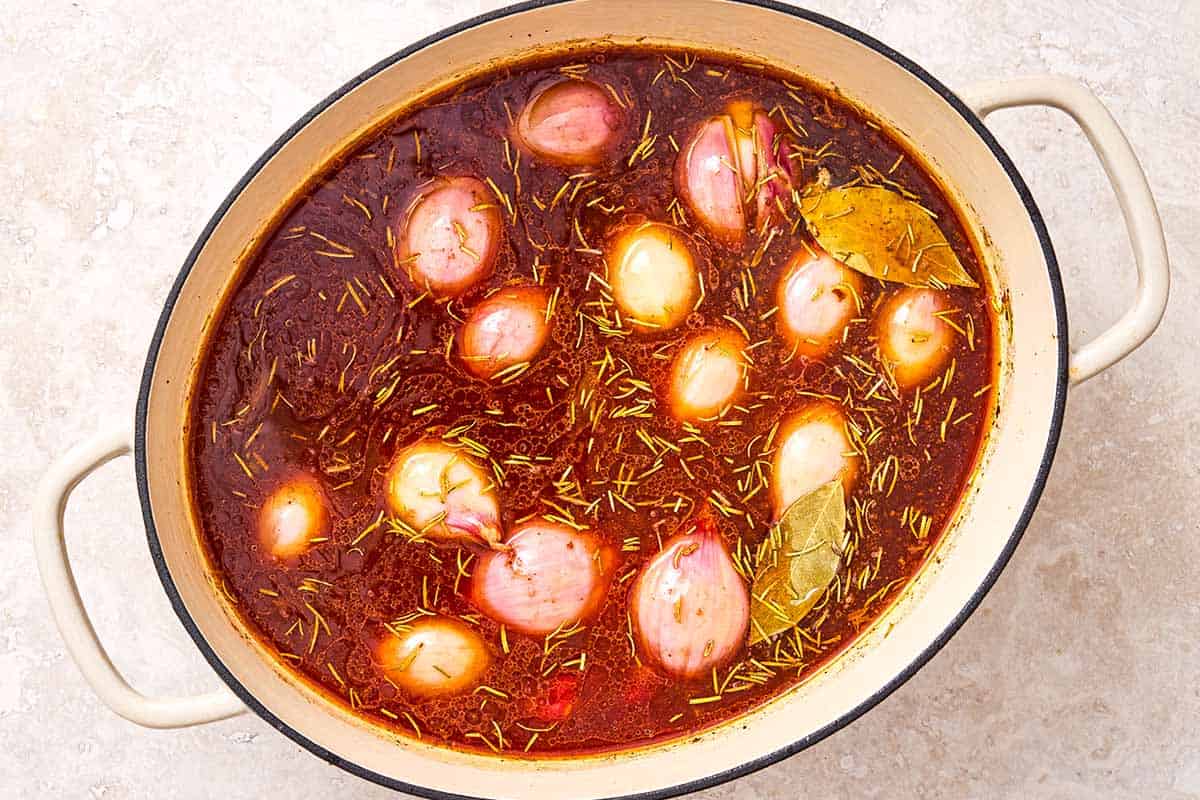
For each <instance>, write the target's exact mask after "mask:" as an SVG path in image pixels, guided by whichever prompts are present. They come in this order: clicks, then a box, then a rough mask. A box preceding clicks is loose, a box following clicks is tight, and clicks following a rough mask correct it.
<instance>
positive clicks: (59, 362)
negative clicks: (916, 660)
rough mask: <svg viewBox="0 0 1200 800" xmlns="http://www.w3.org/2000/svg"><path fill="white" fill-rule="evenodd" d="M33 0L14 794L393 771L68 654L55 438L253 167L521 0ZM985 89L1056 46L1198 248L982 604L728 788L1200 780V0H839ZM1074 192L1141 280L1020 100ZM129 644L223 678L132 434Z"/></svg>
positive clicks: (7, 233)
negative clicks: (194, 704) (908, 667)
mask: <svg viewBox="0 0 1200 800" xmlns="http://www.w3.org/2000/svg"><path fill="white" fill-rule="evenodd" d="M500 5H501V3H499V2H487V1H482V0H481V1H479V2H469V1H468V0H461V1H456V0H426V1H424V2H421V1H419V0H391V1H390V2H385V1H384V0H350V1H348V2H339V3H324V2H309V1H308V0H301V1H299V2H297V1H296V0H292V1H291V2H282V1H281V0H267V1H265V2H227V1H226V0H193V2H187V3H163V4H159V3H155V2H150V0H125V1H124V2H83V1H81V2H65V0H43V1H42V2H31V1H30V0H6V1H5V2H4V3H3V4H2V6H3V13H0V189H2V191H3V194H2V196H3V203H2V204H0V454H3V455H2V456H0V530H2V531H3V533H4V539H3V546H4V552H5V555H4V557H3V558H0V797H4V798H104V799H105V800H118V799H120V800H124V799H125V798H129V799H130V800H141V799H143V798H146V799H148V798H160V797H171V798H177V799H178V800H194V799H198V798H216V797H220V798H230V799H231V800H236V799H240V798H264V797H273V798H281V797H287V798H307V797H339V798H345V797H354V798H384V797H388V796H392V793H390V792H388V791H386V790H384V789H382V788H379V787H377V786H374V785H371V784H368V783H366V782H364V781H361V780H359V779H358V778H355V777H353V776H351V775H349V774H347V773H344V772H342V771H340V770H338V769H336V768H334V767H331V766H328V765H326V764H325V763H324V762H322V761H320V760H319V759H317V758H315V757H313V756H312V755H310V754H308V753H307V752H305V751H304V750H302V749H301V748H299V747H298V746H297V745H295V744H293V743H292V742H291V741H289V740H287V739H285V738H284V737H283V736H282V735H280V734H278V733H276V732H275V731H274V730H272V729H271V728H270V727H268V726H267V725H266V724H265V723H263V722H262V721H261V720H259V719H258V718H257V717H254V716H250V715H243V716H240V717H237V718H234V719H230V720H227V721H225V722H221V723H217V724H213V725H208V726H205V727H200V728H194V729H190V730H181V731H150V730H144V729H141V728H138V727H136V726H135V725H133V724H131V723H128V722H125V721H124V720H122V719H120V718H119V717H117V716H116V715H114V714H113V713H112V712H110V711H109V710H108V709H107V708H105V707H103V706H102V705H101V704H100V702H99V701H98V700H97V699H96V697H95V696H94V695H93V694H92V692H91V690H90V689H89V688H88V687H87V685H86V684H85V683H84V681H83V678H82V677H81V675H80V673H79V671H78V670H77V669H76V668H75V666H74V664H73V663H72V662H71V660H70V659H69V658H68V657H67V655H66V653H65V650H64V648H63V645H62V641H61V639H60V638H59V635H58V632H57V631H56V630H55V628H54V626H53V623H52V621H51V618H50V613H49V609H48V606H47V604H46V601H45V598H44V596H43V591H42V587H41V584H40V581H39V580H38V576H37V570H36V566H35V563H34V553H33V545H32V541H31V534H30V529H31V523H30V500H31V493H32V491H33V487H34V486H35V484H36V482H37V480H38V479H39V477H40V476H41V475H42V473H43V471H44V470H45V468H46V466H47V464H48V463H49V462H50V460H51V459H52V458H53V457H55V456H56V455H58V454H60V453H62V452H63V450H64V449H65V448H67V447H68V446H70V445H72V444H74V443H75V442H77V441H79V440H80V439H81V438H83V437H85V436H87V435H88V434H90V433H92V432H93V431H95V430H97V429H99V428H101V427H103V426H105V425H106V424H107V423H109V422H111V421H127V420H130V419H131V418H132V414H133V406H134V400H135V396H136V392H137V386H138V381H139V377H140V374H141V369H142V365H143V360H144V358H145V355H146V350H147V346H148V343H149V341H150V336H151V333H152V331H153V329H154V324H155V322H156V320H157V317H158V314H159V311H160V309H161V306H162V303H163V300H164V298H165V296H166V294H167V290H168V288H169V287H170V285H171V282H172V281H173V280H174V278H175V274H176V271H177V270H178V269H179V267H180V265H181V263H182V262H183V259H184V257H185V256H186V254H187V252H188V250H189V248H190V247H191V245H192V243H193V242H194V241H195V239H196V237H197V235H198V234H199V232H200V231H201V229H202V228H203V226H204V225H205V223H206V222H207V221H208V219H209V216H210V215H211V214H212V212H213V211H214V210H215V209H216V207H217V206H218V205H219V203H220V202H221V200H222V199H223V198H224V196H225V194H226V193H227V192H228V191H229V189H230V188H231V187H232V186H233V185H234V183H235V182H236V181H237V180H238V178H239V177H240V176H241V175H242V173H243V172H244V171H245V170H246V168H247V167H248V166H249V165H250V164H251V163H252V162H253V161H254V160H255V159H256V158H257V157H258V156H259V155H260V154H261V153H262V152H263V150H264V149H266V147H267V146H268V145H269V144H270V143H271V142H272V141H273V140H274V139H275V138H276V137H277V136H278V135H279V134H280V133H282V132H283V131H284V130H285V129H286V128H287V127H288V126H289V125H291V124H292V123H293V122H294V121H295V120H296V119H297V118H298V117H300V116H301V115H302V114H303V113H304V112H305V111H307V110H308V109H309V108H310V107H311V106H313V105H314V104H315V103H316V102H317V101H319V100H321V99H322V98H323V97H325V96H326V95H327V94H329V93H330V92H332V91H333V90H334V89H336V88H337V87H338V86H340V85H341V84H342V83H343V82H345V81H346V80H347V79H348V78H350V77H351V76H353V75H355V74H357V73H358V72H360V71H361V70H363V69H365V68H366V67H367V66H369V65H371V64H373V63H375V62H376V61H377V60H379V59H381V58H383V57H385V56H387V55H388V54H390V53H392V52H394V51H395V50H398V49H400V48H401V47H403V46H405V45H407V44H409V43H411V42H413V41H415V40H416V39H418V38H420V37H422V36H425V35H427V34H429V33H432V32H434V31H436V30H437V29H439V28H441V27H443V26H445V25H447V24H449V23H452V22H455V21H458V20H461V19H464V18H467V17H469V16H472V15H475V14H477V13H479V12H481V11H485V10H488V9H491V8H495V7H499V6H500ZM811 7H812V8H813V9H814V10H817V11H820V12H823V13H825V14H828V15H831V16H833V17H836V18H838V19H840V20H843V21H845V22H847V23H849V24H851V25H854V26H856V27H859V28H861V29H863V30H865V31H866V32H868V33H870V34H871V35H873V36H875V37H877V38H879V39H881V40H883V41H884V42H886V43H887V44H889V45H891V46H893V47H895V48H896V49H898V50H900V51H901V52H903V53H905V54H906V55H908V56H910V57H911V58H913V59H915V60H916V61H917V62H918V63H920V64H922V65H923V66H924V67H926V68H927V69H928V70H929V71H931V72H932V73H933V74H934V75H935V76H937V77H938V78H940V79H941V80H942V81H944V82H946V83H947V84H949V85H950V86H951V87H956V86H963V85H965V84H967V83H969V82H970V81H972V80H974V79H979V78H995V77H1009V76H1017V75H1023V74H1029V73H1040V72H1056V73H1060V74H1064V75H1069V76H1073V77H1075V78H1078V79H1080V80H1082V81H1083V82H1084V83H1086V84H1087V85H1088V86H1089V87H1091V88H1092V89H1093V90H1094V91H1095V92H1096V93H1097V94H1098V95H1099V96H1100V97H1101V99H1102V100H1103V101H1104V102H1105V103H1106V104H1107V105H1108V107H1109V108H1110V109H1111V110H1112V112H1113V114H1114V115H1115V117H1116V118H1117V120H1118V121H1119V122H1120V123H1121V125H1122V126H1123V127H1124V129H1125V131H1126V132H1127V134H1128V136H1129V138H1130V140H1131V141H1132V142H1133V144H1134V147H1135V149H1136V150H1137V152H1138V155H1139V156H1140V157H1141V159H1142V163H1143V164H1144V166H1145V168H1146V172H1147V174H1148V176H1149V180H1150V184H1151V185H1152V187H1153V189H1154V192H1155V194H1156V197H1157V200H1158V205H1159V209H1160V211H1161V214H1162V218H1163V222H1164V224H1165V226H1166V231H1167V238H1168V247H1169V249H1170V254H1171V259H1172V262H1173V269H1174V273H1173V278H1174V286H1173V288H1172V297H1171V303H1170V307H1169V308H1168V310H1167V314H1166V318H1165V319H1164V321H1163V324H1162V326H1161V327H1160V328H1159V330H1158V332H1157V334H1156V335H1155V336H1154V337H1153V338H1152V339H1151V340H1150V342H1149V343H1148V344H1147V345H1146V346H1144V347H1143V348H1142V349H1140V350H1138V351H1137V352H1136V353H1135V354H1134V355H1133V356H1132V357H1130V358H1129V359H1127V360H1126V361H1124V362H1122V363H1121V364H1119V365H1117V366H1116V367H1114V368H1113V369H1111V370H1109V371H1107V372H1105V373H1104V374H1103V375H1101V376H1100V377H1098V378H1096V379H1095V380H1093V381H1091V382H1089V383H1087V384H1085V385H1083V386H1082V387H1080V388H1079V389H1077V390H1075V391H1073V392H1072V393H1071V395H1070V400H1069V403H1068V408H1067V418H1066V425H1065V428H1064V430H1063V435H1062V441H1061V444H1060V446H1059V450H1058V457H1057V460H1056V461H1055V463H1054V469H1053V472H1052V474H1051V475H1050V480H1049V484H1048V485H1047V487H1046V492H1045V495H1044V497H1043V498H1042V501H1041V504H1040V506H1039V507H1038V509H1037V513H1036V515H1035V516H1034V518H1033V522H1032V524H1031V525H1030V527H1029V530H1028V532H1027V533H1026V535H1025V538H1024V541H1023V542H1022V543H1021V545H1020V547H1019V548H1018V549H1017V551H1016V555H1015V557H1014V558H1013V560H1012V562H1011V563H1010V564H1009V566H1008V568H1007V569H1006V570H1005V571H1004V573H1003V574H1002V575H1001V577H1000V579H999V582H998V583H997V584H996V586H995V588H994V589H993V590H992V592H991V593H990V594H989V595H988V597H987V599H986V600H985V601H984V603H983V605H982V606H981V607H980V609H979V610H978V611H977V612H976V613H975V615H974V616H973V617H971V619H970V620H969V621H968V622H967V624H966V625H965V626H964V627H963V629H962V630H961V632H960V633H958V635H957V636H955V637H954V638H953V640H951V641H950V643H949V644H948V645H947V646H946V647H945V649H943V650H942V651H941V653H939V654H938V655H937V656H936V657H935V658H934V659H933V660H932V661H931V662H930V663H929V664H928V665H927V666H926V667H925V668H924V669H922V670H921V671H920V672H919V673H918V674H917V675H916V676H915V677H914V678H912V680H910V681H909V682H908V683H906V684H905V685H904V686H903V687H901V688H900V689H899V690H898V691H896V692H895V693H894V694H893V695H891V696H890V697H889V698H888V699H887V700H885V701H884V702H883V703H882V704H880V705H879V706H878V707H877V708H875V709H874V710H873V711H871V712H870V713H868V714H867V715H866V716H865V717H863V718H862V719H861V720H859V721H858V722H856V723H854V724H853V725H851V726H850V727H848V728H846V729H845V730H843V731H841V732H839V733H837V734H835V735H833V736H831V737H829V738H828V739H826V740H824V741H822V742H821V743H819V744H818V745H816V746H814V747H812V748H810V749H809V750H807V751H805V752H803V753H800V754H798V755H796V756H794V757H792V758H789V759H787V760H786V761H784V762H783V763H780V764H778V765H775V766H773V767H770V768H768V769H765V770H762V771H760V772H758V773H756V774H754V775H751V776H749V777H747V778H744V779H742V780H740V781H738V782H736V783H734V784H728V785H725V786H721V787H717V788H714V789H710V790H708V791H706V792H703V793H701V794H700V795H697V796H699V797H705V798H711V799H712V800H716V798H734V797H737V798H740V799H744V800H751V799H752V798H770V799H771V800H784V798H789V799H790V798H797V797H812V798H822V799H823V800H833V799H834V798H852V797H869V798H905V797H920V798H993V797H1028V798H1085V797H1087V798H1091V797H1128V798H1150V797H1155V798H1184V797H1200V644H1198V641H1200V580H1197V578H1196V571H1197V567H1198V566H1200V524H1198V522H1197V519H1198V517H1197V510H1196V506H1197V503H1198V501H1200V391H1197V390H1198V389H1200V378H1198V377H1197V374H1198V371H1200V358H1198V356H1197V347H1198V346H1200V324H1198V322H1197V320H1198V318H1200V199H1198V198H1200V189H1198V188H1197V187H1198V185H1200V184H1198V180H1200V177H1198V176H1200V145H1198V144H1197V142H1198V140H1200V111H1198V109H1200V89H1198V88H1197V87H1198V86H1200V0H1166V1H1165V2H1150V0H1140V1H1139V2H1120V0H1090V1H1089V2H1064V0H1057V1H1055V2H1036V3H1033V2H1028V3H1026V2H1014V1H1012V0H1010V2H1003V0H962V1H961V2H946V1H945V0H941V1H940V2H934V1H933V0H840V1H839V0H814V2H813V3H812V4H811ZM989 125H990V126H991V127H992V128H993V129H994V130H995V131H996V133H997V135H998V137H999V139H1000V141H1001V143H1002V144H1003V145H1004V146H1005V147H1006V148H1007V149H1008V151H1009V153H1010V154H1011V155H1012V157H1013V159H1014V161H1015V162H1016V164H1017V165H1018V167H1019V168H1020V170H1021V172H1022V174H1023V175H1024V177H1025V179H1026V180H1027V181H1028V183H1029V185H1030V186H1031V187H1032V190H1033V193H1034V195H1035V197H1036V199H1037V202H1038V204H1039V205H1040V206H1041V209H1042V212H1043V214H1044V215H1045V217H1046V221H1047V224H1048V226H1049V229H1050V233H1051V235H1052V238H1053V241H1054V245H1055V248H1056V249H1057V253H1058V258H1059V261H1060V263H1061V265H1062V272H1063V278H1064V281H1065V284H1066V295H1067V300H1068V305H1069V310H1070V332H1071V336H1072V337H1073V338H1074V339H1075V340H1076V341H1083V340H1084V339H1086V338H1087V337H1089V336H1090V335H1092V334H1093V333H1095V332H1097V331H1099V330H1102V329H1103V328H1104V327H1105V326H1106V325H1107V324H1109V323H1110V322H1111V321H1112V320H1114V319H1115V318H1116V317H1117V316H1118V315H1119V313H1120V312H1121V311H1123V310H1124V308H1125V307H1126V306H1127V304H1128V303H1129V297H1130V294H1131V292H1132V290H1133V286H1134V275H1133V266H1132V258H1131V255H1130V251H1129V246H1128V243H1127V240H1126V236H1125V231H1124V227H1123V225H1122V223H1121V220H1120V216H1119V213H1118V210H1117V205H1116V202H1115V200H1114V199H1113V195H1112V192H1111V191H1110V189H1109V187H1108V185H1107V183H1106V181H1105V178H1104V175H1103V172H1102V171H1101V169H1100V167H1099V165H1098V163H1097V161H1096V159H1095V158H1094V156H1093V155H1092V153H1091V151H1090V150H1089V149H1088V147H1087V146H1086V144H1085V143H1084V139H1083V137H1082V135H1081V134H1080V133H1079V131H1078V130H1077V129H1076V128H1075V127H1074V126H1073V125H1072V124H1071V123H1070V122H1069V120H1068V119H1067V118H1066V117H1065V116H1063V115H1061V114H1059V113H1055V112H1051V111H1047V110H1018V111H1007V112H1000V113H997V114H996V115H994V116H993V117H992V118H991V119H990V120H989ZM67 526H68V542H69V544H70V547H71V554H72V557H73V559H74V563H75V564H76V566H77V570H78V574H79V582H80V585H81V590H82V592H83V594H84V596H85V598H86V600H87V601H88V604H89V607H90V609H91V611H92V614H93V618H94V620H95V623H96V627H97V628H98V630H99V632H100V635H101V637H102V639H103V640H104V641H105V642H107V643H109V645H110V649H111V651H112V656H113V659H114V660H115V661H116V663H117V664H118V665H119V667H120V668H121V669H122V670H123V671H124V672H125V673H126V674H127V675H128V676H129V677H130V679H131V681H132V682H133V684H134V685H136V686H138V687H140V688H143V689H145V690H147V691H150V692H163V693H166V692H196V691H200V690H202V689H205V688H211V687H214V686H215V685H216V684H217V683H218V679H217V678H216V677H215V675H214V674H213V673H212V671H211V670H210V669H209V667H208V666H207V665H206V663H205V662H204V660H203V658H202V657H201V656H200V654H199V652H198V651H197V650H196V649H195V647H194V646H193V644H192V642H191V640H190V639H189V638H188V637H187V635H186V634H185V633H184V631H183V629H182V627H181V626H180V624H179V622H178V620H177V619H176V617H175V615H174V614H173V613H172V611H171V609H170V606H169V605H168V603H167V600H166V597H165V595H164V593H163V590H162V588H161V586H160V585H159V582H158V579H157V577H156V576H155V574H154V570H153V567H152V565H151V561H150V558H149V555H148V553H147V550H146V545H145V540H144V538H143V531H142V523H141V517H140V511H139V508H138V502H137V497H136V490H135V487H134V481H133V469H132V463H131V462H130V461H129V460H128V459H125V460H119V461H117V462H114V463H113V464H111V465H109V466H106V467H104V468H103V469H102V470H101V471H100V472H99V473H97V475H96V476H95V477H94V478H92V479H90V480H88V481H86V482H85V483H84V485H83V486H82V487H81V488H80V489H79V491H78V492H77V493H76V495H75V499H74V500H73V502H72V504H71V507H70V509H69V512H68V514H67Z"/></svg>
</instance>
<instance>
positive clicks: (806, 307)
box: [775, 247, 863, 358]
mask: <svg viewBox="0 0 1200 800" xmlns="http://www.w3.org/2000/svg"><path fill="white" fill-rule="evenodd" d="M862 292H863V279H862V276H861V275H859V274H858V273H857V272H855V271H854V270H852V269H849V268H847V267H846V266H845V265H844V264H842V262H840V261H838V260H837V259H835V258H834V257H833V256H831V255H829V254H828V253H826V252H824V251H822V250H818V249H816V248H815V247H801V248H800V250H798V251H797V252H796V254H795V255H793V256H792V258H791V260H790V261H789V262H788V266H787V271H786V272H785V273H784V276H783V278H782V279H781V280H780V281H779V286H778V288H777V289H776V298H775V302H776V304H777V305H778V307H779V314H778V320H779V322H778V325H779V332H780V333H782V334H783V336H784V338H785V339H787V341H788V342H790V343H791V347H792V349H793V350H794V351H795V352H797V353H799V354H800V355H803V356H808V357H809V358H821V357H822V356H824V355H826V354H827V353H828V352H829V351H830V350H832V349H833V348H834V346H836V345H837V344H838V343H840V342H841V341H842V335H843V332H844V331H845V329H846V326H847V324H849V322H850V320H851V319H853V318H854V317H856V316H857V315H858V314H859V313H860V311H861V307H862Z"/></svg>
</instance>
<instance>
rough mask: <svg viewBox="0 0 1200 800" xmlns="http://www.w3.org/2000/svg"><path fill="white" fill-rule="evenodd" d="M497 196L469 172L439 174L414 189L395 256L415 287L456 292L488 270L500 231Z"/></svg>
mask: <svg viewBox="0 0 1200 800" xmlns="http://www.w3.org/2000/svg"><path fill="white" fill-rule="evenodd" d="M495 200H496V198H495V197H493V196H492V194H491V192H490V191H488V188H487V187H486V186H485V185H484V184H483V183H482V182H481V181H479V180H476V179H475V178H469V177H450V178H445V177H443V178H437V179H435V180H432V181H430V182H429V183H427V184H425V185H424V186H422V187H421V188H420V190H418V192H417V193H416V195H415V196H414V198H413V200H412V202H411V203H409V206H408V210H407V213H406V214H405V216H404V220H403V222H402V225H401V231H400V236H399V238H398V239H397V241H396V259H397V262H398V263H400V264H403V265H405V268H406V269H407V270H408V275H409V277H410V278H411V279H412V282H413V283H414V284H416V285H417V287H418V288H419V289H427V290H428V291H429V292H431V293H432V294H434V295H437V296H438V297H455V296H457V295H459V294H462V293H463V292H465V291H466V290H467V289H469V288H471V286H473V285H475V284H476V283H478V282H479V281H481V280H483V279H484V278H486V277H487V276H488V275H490V274H491V272H492V268H493V267H494V266H495V262H496V254H497V253H498V252H499V249H500V236H501V230H502V222H501V219H500V208H499V206H498V205H496V202H495Z"/></svg>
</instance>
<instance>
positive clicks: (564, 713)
mask: <svg viewBox="0 0 1200 800" xmlns="http://www.w3.org/2000/svg"><path fill="white" fill-rule="evenodd" d="M581 683H582V681H581V680H580V677H579V675H578V674H575V673H568V672H560V673H559V674H557V675H555V676H554V678H553V679H552V680H551V681H550V688H549V689H548V690H547V692H546V699H545V700H544V701H542V702H541V703H540V704H539V705H538V707H537V709H536V710H535V712H534V713H535V714H537V716H538V718H539V719H542V720H545V721H546V722H561V721H562V720H564V719H566V718H567V717H569V716H571V712H572V711H573V710H574V709H575V702H576V701H577V700H578V699H579V687H580V684H581Z"/></svg>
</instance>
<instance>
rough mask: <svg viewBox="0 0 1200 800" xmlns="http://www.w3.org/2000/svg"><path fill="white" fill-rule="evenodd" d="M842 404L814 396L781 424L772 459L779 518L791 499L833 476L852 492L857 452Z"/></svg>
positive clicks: (776, 515) (776, 509)
mask: <svg viewBox="0 0 1200 800" xmlns="http://www.w3.org/2000/svg"><path fill="white" fill-rule="evenodd" d="M847 424H848V422H847V420H846V415H845V413H844V412H843V411H842V409H841V407H840V406H837V405H834V404H833V403H832V402H829V401H827V400H815V401H812V402H810V403H808V404H807V405H805V406H804V407H803V408H801V409H800V410H799V411H796V412H794V413H793V414H792V415H791V416H789V417H787V418H786V419H784V420H783V422H782V423H780V425H779V433H778V436H777V441H778V442H779V444H778V447H777V448H776V450H775V458H774V461H773V463H772V475H771V499H772V505H773V507H774V510H775V518H776V519H778V518H779V517H780V516H782V515H783V512H785V511H787V509H788V507H789V506H791V504H792V503H794V502H796V501H797V500H798V499H800V498H801V497H803V496H804V495H806V494H808V493H809V492H811V491H812V490H813V489H816V488H818V487H820V486H823V485H825V484H826V483H829V482H830V481H832V480H836V479H839V478H840V479H841V481H842V487H843V488H844V489H845V490H846V491H847V492H849V491H850V489H851V487H852V486H853V485H854V479H855V477H856V476H857V474H858V461H859V458H858V453H857V452H855V450H854V447H853V446H852V445H851V443H850V438H849V437H848V436H847V434H846V426H847Z"/></svg>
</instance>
